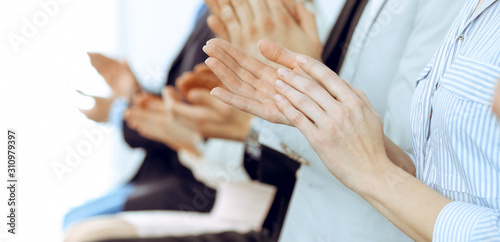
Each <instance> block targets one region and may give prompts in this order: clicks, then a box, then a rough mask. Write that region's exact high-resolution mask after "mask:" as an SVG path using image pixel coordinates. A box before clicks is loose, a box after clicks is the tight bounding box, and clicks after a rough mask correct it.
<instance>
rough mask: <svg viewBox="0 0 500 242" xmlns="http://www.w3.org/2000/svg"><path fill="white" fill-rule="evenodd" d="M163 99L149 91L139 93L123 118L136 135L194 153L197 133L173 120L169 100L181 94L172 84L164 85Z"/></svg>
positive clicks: (170, 101)
mask: <svg viewBox="0 0 500 242" xmlns="http://www.w3.org/2000/svg"><path fill="white" fill-rule="evenodd" d="M163 96H164V98H163V100H162V99H161V98H159V97H156V96H153V95H150V94H141V95H139V96H138V97H137V98H136V99H135V100H134V103H133V105H132V106H131V107H129V108H128V109H127V111H126V112H125V116H124V119H125V120H126V121H127V124H128V126H129V127H130V128H131V129H134V130H136V131H137V132H138V133H139V134H140V135H142V136H144V137H146V138H148V139H151V140H155V141H158V142H161V143H164V144H165V145H167V146H169V147H170V148H172V149H174V150H180V149H186V150H188V151H190V152H193V153H195V154H198V150H197V149H196V144H197V142H200V141H201V135H200V134H198V133H197V132H196V131H194V130H192V129H190V128H188V127H186V126H184V125H183V124H182V123H179V122H178V121H177V120H175V118H174V115H173V113H172V103H174V102H176V101H180V100H181V97H180V95H179V94H177V93H176V92H175V91H174V89H173V88H172V87H166V88H165V90H164V95H163Z"/></svg>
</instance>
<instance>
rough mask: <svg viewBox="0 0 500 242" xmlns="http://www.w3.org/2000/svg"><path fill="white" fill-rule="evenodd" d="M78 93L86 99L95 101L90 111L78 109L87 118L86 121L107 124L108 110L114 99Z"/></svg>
mask: <svg viewBox="0 0 500 242" xmlns="http://www.w3.org/2000/svg"><path fill="white" fill-rule="evenodd" d="M80 93H81V94H82V95H85V96H87V97H91V98H92V99H94V101H95V104H94V106H93V107H92V108H91V109H79V110H80V112H81V113H83V114H84V115H85V116H87V118H88V119H90V120H93V121H95V122H107V121H108V117H109V115H108V114H109V110H110V109H111V105H112V104H113V101H114V99H112V98H103V97H96V96H91V95H87V94H84V93H82V92H80Z"/></svg>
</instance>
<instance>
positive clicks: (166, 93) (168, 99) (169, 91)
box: [163, 86, 182, 111]
mask: <svg viewBox="0 0 500 242" xmlns="http://www.w3.org/2000/svg"><path fill="white" fill-rule="evenodd" d="M181 100H182V97H181V96H180V95H179V93H177V92H176V91H175V89H174V87H172V86H167V87H165V88H163V103H164V104H165V108H166V109H167V111H171V110H172V105H173V103H174V102H180V101H181Z"/></svg>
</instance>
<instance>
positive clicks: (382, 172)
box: [352, 156, 404, 201]
mask: <svg viewBox="0 0 500 242" xmlns="http://www.w3.org/2000/svg"><path fill="white" fill-rule="evenodd" d="M401 172H404V171H402V170H401V169H400V168H399V167H397V166H396V165H394V164H393V163H392V162H391V161H390V159H389V158H388V157H387V156H383V157H381V158H378V159H377V162H376V165H375V166H374V167H373V168H371V169H366V170H364V171H360V172H359V174H358V175H357V176H356V177H358V179H357V181H358V182H356V183H355V186H354V187H353V188H352V190H354V191H355V192H356V193H358V194H359V195H361V196H362V197H363V198H365V199H366V200H377V201H378V200H380V197H381V196H382V197H383V196H384V195H383V194H385V192H384V191H383V190H384V189H387V188H389V189H391V188H394V187H395V186H396V185H397V184H398V183H400V182H401V180H402V179H404V176H402V175H403V174H401Z"/></svg>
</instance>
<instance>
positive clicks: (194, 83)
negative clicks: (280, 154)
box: [172, 64, 253, 141]
mask: <svg viewBox="0 0 500 242" xmlns="http://www.w3.org/2000/svg"><path fill="white" fill-rule="evenodd" d="M176 83H177V88H178V89H180V90H181V93H184V97H185V99H186V100H187V101H188V102H189V103H185V102H181V101H174V102H173V103H172V111H173V114H174V116H175V119H176V120H177V121H178V122H179V123H182V124H183V125H185V126H186V127H188V128H190V129H192V130H196V131H197V132H198V133H200V134H201V135H203V136H204V137H206V138H224V139H231V140H239V141H243V140H244V138H245V136H246V134H247V133H248V131H249V129H250V123H251V120H252V119H253V115H250V114H248V113H245V112H242V111H240V110H238V109H236V108H234V107H232V106H229V105H227V104H224V103H223V102H221V101H220V100H218V99H217V98H215V97H213V96H211V95H210V91H211V89H212V88H214V87H224V85H223V84H222V83H221V81H220V80H219V78H217V76H216V75H215V74H213V72H212V70H210V69H209V68H208V66H206V65H205V64H200V65H198V66H196V68H195V69H194V71H192V72H188V73H186V74H183V75H182V76H181V77H180V78H179V79H177V81H176Z"/></svg>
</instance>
